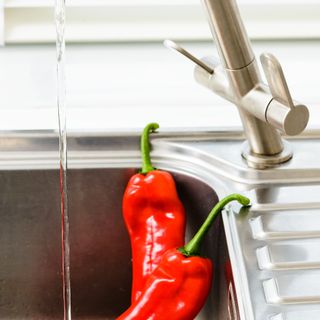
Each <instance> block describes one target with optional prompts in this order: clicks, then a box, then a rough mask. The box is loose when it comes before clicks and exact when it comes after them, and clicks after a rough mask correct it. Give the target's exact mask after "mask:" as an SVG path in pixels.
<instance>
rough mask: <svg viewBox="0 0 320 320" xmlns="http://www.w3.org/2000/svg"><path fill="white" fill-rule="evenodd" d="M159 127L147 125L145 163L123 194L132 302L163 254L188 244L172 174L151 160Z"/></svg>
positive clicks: (144, 147) (144, 137)
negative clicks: (152, 140) (151, 143)
mask: <svg viewBox="0 0 320 320" xmlns="http://www.w3.org/2000/svg"><path fill="white" fill-rule="evenodd" d="M158 127H159V125H158V124H156V123H151V124H149V125H147V126H146V127H145V129H144V131H143V134H142V136H141V153H142V160H143V166H142V170H141V173H139V174H135V175H134V176H133V177H132V178H131V179H130V181H129V183H128V186H127V188H126V191H125V193H124V197H123V217H124V220H125V223H126V227H127V229H128V232H129V235H130V240H131V249H132V271H133V279H132V294H131V298H132V299H131V300H132V302H134V301H136V300H137V299H138V298H139V296H140V295H141V292H142V290H143V288H144V287H145V283H146V280H147V278H148V277H149V275H150V274H151V273H152V272H153V271H154V269H155V268H156V267H157V266H158V265H159V263H160V260H161V257H162V256H163V254H164V253H165V252H166V251H167V250H168V249H171V248H175V247H180V246H182V245H183V243H184V234H185V212H184V208H183V205H182V203H181V201H180V200H179V197H178V194H177V190H176V186H175V182H174V180H173V177H172V176H171V174H170V173H168V172H165V171H161V170H156V169H154V168H153V167H152V165H151V161H150V150H149V148H150V146H149V133H150V132H153V131H155V130H156V129H157V128H158Z"/></svg>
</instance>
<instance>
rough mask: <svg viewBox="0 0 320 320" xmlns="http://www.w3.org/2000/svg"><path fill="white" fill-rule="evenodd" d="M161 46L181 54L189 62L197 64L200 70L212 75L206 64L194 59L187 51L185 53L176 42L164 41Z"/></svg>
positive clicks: (212, 71) (211, 70)
mask: <svg viewBox="0 0 320 320" xmlns="http://www.w3.org/2000/svg"><path fill="white" fill-rule="evenodd" d="M163 44H164V46H165V47H167V48H169V49H171V50H174V51H176V52H178V53H181V54H182V55H184V56H185V57H186V58H188V59H189V60H191V61H192V62H194V63H195V64H197V65H198V66H199V67H201V68H202V69H204V70H205V71H207V72H208V73H209V74H213V73H214V70H213V69H212V68H211V67H209V66H208V65H207V64H205V63H204V62H203V61H201V60H200V59H198V58H196V57H195V56H194V55H193V54H191V53H190V52H189V51H187V50H186V49H184V48H182V47H181V46H180V45H178V44H177V43H176V42H174V41H172V40H164V41H163Z"/></svg>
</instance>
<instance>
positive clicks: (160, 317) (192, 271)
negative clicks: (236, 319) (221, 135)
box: [117, 194, 250, 320]
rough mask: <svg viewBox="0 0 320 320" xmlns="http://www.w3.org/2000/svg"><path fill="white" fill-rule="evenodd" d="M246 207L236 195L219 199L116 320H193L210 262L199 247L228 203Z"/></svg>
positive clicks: (206, 286)
mask: <svg viewBox="0 0 320 320" xmlns="http://www.w3.org/2000/svg"><path fill="white" fill-rule="evenodd" d="M233 200H237V201H238V202H240V203H241V204H242V205H245V206H247V205H249V203H250V200H249V199H248V198H246V197H244V196H241V195H238V194H232V195H230V196H228V197H226V198H224V199H222V200H221V201H220V202H218V204H217V205H216V206H215V207H214V208H213V209H212V211H211V212H210V214H209V216H208V217H207V219H206V221H205V222H204V224H203V225H202V226H201V228H200V229H199V231H198V232H197V233H196V235H195V236H194V237H193V238H192V239H191V241H190V242H189V243H188V244H186V245H185V246H184V247H182V248H179V249H175V248H173V249H171V250H168V251H167V252H166V253H165V254H164V256H163V259H162V260H161V263H160V264H159V266H158V267H157V268H156V269H155V270H154V272H153V273H152V274H151V275H150V276H149V279H148V281H147V283H146V286H145V288H144V291H143V293H142V295H141V296H140V298H139V299H138V300H137V301H136V302H134V303H133V304H132V305H131V306H130V308H129V309H128V310H127V311H125V312H124V313H123V314H122V315H121V316H120V317H118V318H117V320H167V319H170V320H193V319H194V318H195V317H196V315H197V314H198V313H199V312H200V310H201V308H202V307H203V305H204V303H205V301H206V299H207V296H208V294H209V291H210V287H211V282H212V262H211V260H210V259H208V258H203V257H201V256H200V255H199V254H200V247H201V244H202V242H203V239H204V237H205V235H206V233H207V232H208V230H209V228H210V226H211V225H212V223H213V221H214V219H215V218H216V216H217V215H218V214H219V212H220V211H221V210H222V209H223V207H224V206H225V205H226V204H227V203H229V202H230V201H233Z"/></svg>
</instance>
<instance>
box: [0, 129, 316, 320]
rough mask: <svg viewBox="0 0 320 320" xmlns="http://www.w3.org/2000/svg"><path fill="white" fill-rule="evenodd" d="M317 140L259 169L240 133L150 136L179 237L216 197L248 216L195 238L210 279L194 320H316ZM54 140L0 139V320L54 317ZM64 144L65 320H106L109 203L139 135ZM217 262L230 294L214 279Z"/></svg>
mask: <svg viewBox="0 0 320 320" xmlns="http://www.w3.org/2000/svg"><path fill="white" fill-rule="evenodd" d="M319 137H320V135H318V133H316V132H314V133H312V134H311V133H309V134H307V135H305V136H303V137H302V138H299V139H296V140H291V141H290V144H291V146H292V148H293V149H294V155H295V156H294V158H293V159H292V161H291V162H288V163H287V164H285V165H282V166H279V167H278V168H273V169H268V170H255V169H250V168H248V167H247V166H246V163H245V161H244V160H243V159H242V158H241V151H240V150H241V148H242V143H243V137H242V134H241V133H240V132H231V131H223V132H198V133H197V132H194V133H186V132H178V133H164V134H162V135H160V134H158V135H155V137H154V138H153V141H152V144H153V154H152V157H153V159H154V164H155V165H156V166H157V167H158V168H162V169H166V170H170V171H171V172H173V174H174V176H175V179H176V182H177V187H178V191H179V194H180V197H181V199H182V201H183V203H184V205H185V207H186V211H187V219H188V231H187V234H188V237H189V236H190V234H193V233H194V231H195V230H196V229H197V228H198V226H199V225H200V224H201V222H202V221H203V219H204V217H205V216H206V215H207V213H208V211H209V210H210V209H211V207H212V206H213V205H214V204H215V203H216V201H217V200H218V198H220V197H223V196H224V195H225V194H227V193H230V192H241V193H243V194H246V195H248V196H249V197H250V198H251V199H252V202H253V206H252V208H251V209H250V210H240V207H239V206H237V205H233V206H232V207H230V208H229V209H228V210H226V211H225V212H224V213H223V223H222V220H221V219H220V220H217V221H216V223H215V225H214V228H213V230H212V231H211V233H210V236H209V237H208V239H207V241H206V243H205V248H204V254H205V255H207V256H210V257H211V258H212V259H213V261H214V264H215V281H214V285H213V288H212V291H211V294H210V297H209V299H208V301H207V304H206V306H205V308H204V309H203V311H202V313H201V315H200V316H199V319H228V317H229V318H231V319H242V320H243V319H245V320H247V319H248V320H251V319H252V320H253V319H256V320H265V319H272V320H284V319H287V320H296V319H304V320H309V319H310V320H311V319H312V320H314V319H316V318H317V317H318V316H319V314H320V290H319V289H318V284H319V283H320V258H319V255H318V253H320V252H319V250H318V249H317V248H318V245H317V244H320V243H319V239H320V196H319V194H320V162H319V161H318V159H317V156H316V153H317V152H318V153H319V150H320V138H319ZM57 143H58V141H57V137H56V135H55V134H54V133H50V132H47V133H45V132H34V133H30V132H29V133H28V132H25V133H8V134H5V135H4V134H3V135H2V138H1V140H0V145H1V148H0V149H1V151H0V170H1V171H0V178H1V184H0V199H1V200H0V204H1V211H0V253H1V259H0V319H62V318H63V312H62V311H63V309H62V282H61V274H60V273H61V253H60V251H61V244H60V237H61V235H60V216H59V206H60V200H59V196H60V195H59V173H58V170H57V163H58V161H57V157H58V155H57ZM68 145H69V148H70V151H69V166H70V171H69V175H68V179H69V180H68V184H69V206H70V207H69V212H70V232H71V277H72V283H71V286H72V313H73V318H74V319H114V318H115V317H116V316H117V315H119V314H120V313H121V311H123V310H124V309H125V308H126V307H127V306H128V305H129V297H130V283H131V260H130V247H129V239H128V235H127V233H126V230H125V228H124V225H123V221H122V213H121V200H122V194H123V191H124V188H125V186H126V183H127V181H128V179H129V177H130V176H131V175H132V174H133V173H134V172H135V170H136V169H135V168H138V167H139V164H140V159H139V133H109V134H72V135H70V137H69V141H68ZM226 243H227V244H226ZM229 256H230V259H231V262H232V268H233V273H234V279H235V287H236V294H235V296H234V297H233V298H232V297H231V298H230V293H228V290H229V288H228V287H227V286H226V281H225V275H224V267H225V263H226V262H227V261H228V259H229V258H228V257H229ZM304 284H307V286H306V285H304ZM314 315H318V316H316V317H315V316H314Z"/></svg>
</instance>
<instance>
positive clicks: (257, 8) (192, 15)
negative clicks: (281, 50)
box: [0, 0, 320, 43]
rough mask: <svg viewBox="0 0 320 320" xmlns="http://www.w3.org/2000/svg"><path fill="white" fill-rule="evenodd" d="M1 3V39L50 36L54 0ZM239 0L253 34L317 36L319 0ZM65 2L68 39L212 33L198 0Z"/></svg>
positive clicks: (11, 40)
mask: <svg viewBox="0 0 320 320" xmlns="http://www.w3.org/2000/svg"><path fill="white" fill-rule="evenodd" d="M1 3H2V6H3V8H2V9H3V10H2V14H1V13H0V41H1V40H2V42H4V43H29V42H35V43H45V42H53V41H55V30H54V25H53V0H2V1H1V0H0V4H1ZM238 3H239V6H240V10H241V11H242V14H243V18H244V20H245V23H246V27H247V30H248V33H249V35H250V37H251V38H253V39H261V38H262V39H273V38H286V39H287V38H291V39H292V38H295V39H298V38H299V39H300V38H309V39H310V38H319V37H320V1H318V0H238ZM67 6H68V9H67V40H68V41H69V42H105V41H111V42H119V41H158V40H163V39H165V38H173V39H177V40H208V39H211V34H210V31H209V28H208V25H207V23H206V21H205V15H204V12H203V10H202V7H201V0H69V1H68V0H67ZM1 21H2V22H3V23H1ZM1 31H2V32H1Z"/></svg>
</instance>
